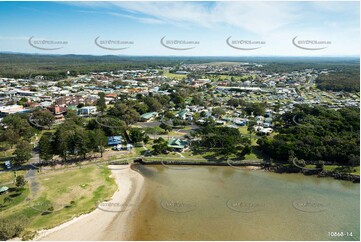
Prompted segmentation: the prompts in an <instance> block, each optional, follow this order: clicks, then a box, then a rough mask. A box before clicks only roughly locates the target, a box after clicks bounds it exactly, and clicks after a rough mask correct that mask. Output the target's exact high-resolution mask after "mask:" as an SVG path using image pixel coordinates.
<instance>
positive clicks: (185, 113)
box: [176, 110, 187, 120]
mask: <svg viewBox="0 0 361 242" xmlns="http://www.w3.org/2000/svg"><path fill="white" fill-rule="evenodd" d="M186 115H187V110H181V111H179V112H178V113H177V114H176V117H179V118H181V119H183V120H185V119H186Z"/></svg>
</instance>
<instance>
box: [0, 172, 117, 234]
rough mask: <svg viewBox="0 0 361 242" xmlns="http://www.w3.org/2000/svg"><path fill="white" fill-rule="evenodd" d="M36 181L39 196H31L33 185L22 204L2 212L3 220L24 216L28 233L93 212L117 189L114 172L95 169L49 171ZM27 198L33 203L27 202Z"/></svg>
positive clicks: (4, 178)
mask: <svg viewBox="0 0 361 242" xmlns="http://www.w3.org/2000/svg"><path fill="white" fill-rule="evenodd" d="M7 176H8V175H7ZM6 179H9V177H2V180H6ZM36 180H37V182H38V185H37V188H36V190H37V192H36V194H28V193H29V192H28V190H29V186H30V184H27V186H26V191H27V192H24V196H23V195H21V196H22V199H23V200H22V201H20V202H18V203H17V204H15V205H14V206H9V207H5V208H4V209H2V210H1V214H0V219H11V218H16V217H20V216H25V217H26V218H27V219H28V222H27V225H26V228H27V230H39V229H46V228H51V227H54V226H56V225H59V224H61V223H63V222H65V221H68V220H70V219H72V218H74V217H76V216H79V215H81V214H84V213H88V212H90V211H91V210H93V209H95V208H96V204H97V203H99V202H101V201H104V200H105V199H108V198H110V197H111V196H112V195H113V193H114V192H115V191H116V189H117V186H116V184H115V182H114V180H113V179H112V178H111V171H110V170H109V169H107V168H101V167H98V166H94V165H91V166H86V167H82V168H76V169H73V170H56V171H53V170H50V171H47V172H46V173H42V174H39V175H37V178H36ZM25 197H28V198H31V199H30V200H29V201H26V200H25Z"/></svg>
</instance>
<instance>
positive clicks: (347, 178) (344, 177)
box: [263, 166, 360, 183]
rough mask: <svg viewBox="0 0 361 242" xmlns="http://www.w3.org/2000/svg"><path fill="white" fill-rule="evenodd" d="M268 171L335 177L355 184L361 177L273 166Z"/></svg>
mask: <svg viewBox="0 0 361 242" xmlns="http://www.w3.org/2000/svg"><path fill="white" fill-rule="evenodd" d="M263 169H264V170H266V171H271V172H276V173H303V174H304V175H308V176H310V175H313V176H317V177H333V178H334V179H337V180H345V181H351V182H353V183H360V176H359V175H353V174H343V173H337V172H333V171H324V170H322V169H304V170H302V169H300V168H298V167H284V166H272V167H263Z"/></svg>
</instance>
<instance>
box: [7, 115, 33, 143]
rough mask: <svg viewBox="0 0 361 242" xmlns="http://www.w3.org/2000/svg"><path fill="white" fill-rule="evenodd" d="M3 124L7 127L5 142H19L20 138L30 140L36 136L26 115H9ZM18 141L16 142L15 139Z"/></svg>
mask: <svg viewBox="0 0 361 242" xmlns="http://www.w3.org/2000/svg"><path fill="white" fill-rule="evenodd" d="M2 124H3V125H4V126H3V127H5V133H4V136H3V137H2V138H3V141H8V142H10V143H12V142H16V143H17V142H18V140H19V139H20V138H24V139H26V140H29V139H30V138H31V137H32V136H33V135H34V134H35V131H36V130H35V129H34V128H33V127H31V126H30V124H29V122H28V117H27V116H26V115H24V114H10V115H7V116H6V117H5V118H4V119H3V120H2ZM14 138H15V139H16V141H14V140H13V139H14Z"/></svg>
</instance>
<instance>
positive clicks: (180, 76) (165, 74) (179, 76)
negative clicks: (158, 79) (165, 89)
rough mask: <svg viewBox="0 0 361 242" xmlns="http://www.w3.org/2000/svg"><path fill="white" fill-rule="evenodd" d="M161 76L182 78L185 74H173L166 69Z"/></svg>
mask: <svg viewBox="0 0 361 242" xmlns="http://www.w3.org/2000/svg"><path fill="white" fill-rule="evenodd" d="M163 76H165V77H168V78H171V79H183V78H186V77H187V75H186V74H175V73H170V72H168V71H164V73H163Z"/></svg>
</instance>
